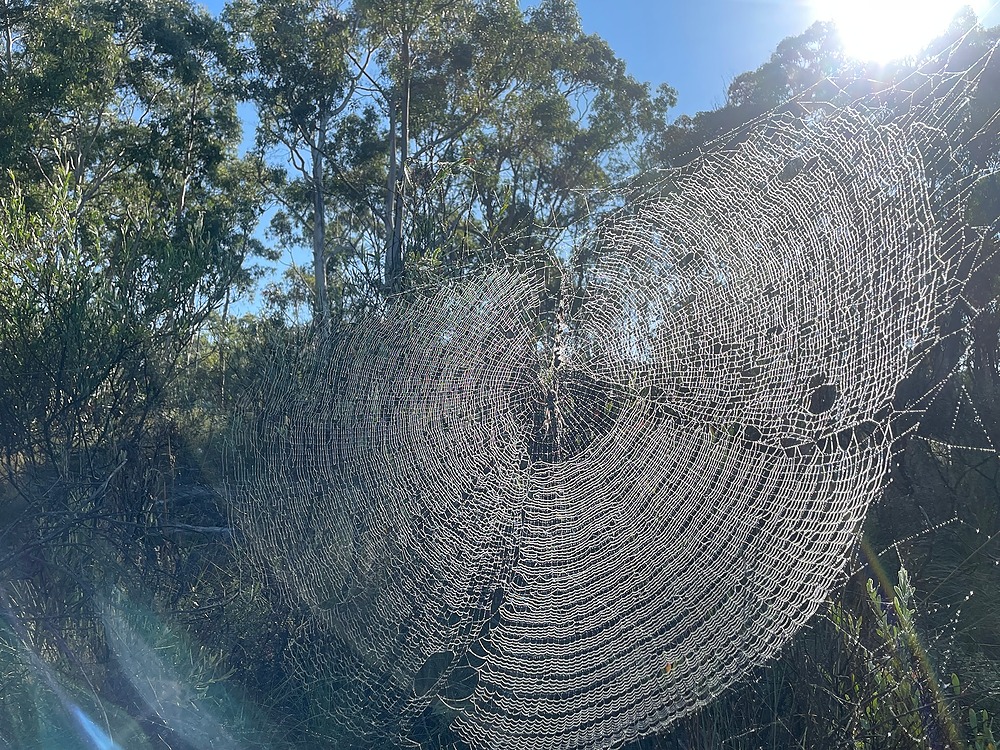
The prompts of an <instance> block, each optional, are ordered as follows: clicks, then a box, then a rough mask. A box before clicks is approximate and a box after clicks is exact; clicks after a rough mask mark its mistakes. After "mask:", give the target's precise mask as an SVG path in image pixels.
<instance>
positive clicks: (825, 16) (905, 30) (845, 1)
mask: <svg viewBox="0 0 1000 750" xmlns="http://www.w3.org/2000/svg"><path fill="white" fill-rule="evenodd" d="M965 5H972V3H970V1H969V0H813V9H814V11H815V14H816V17H817V18H818V19H819V20H821V21H833V22H834V23H835V24H836V26H837V29H838V30H839V31H840V38H841V41H842V42H843V44H844V51H845V52H846V53H847V54H848V55H850V56H851V57H856V58H858V59H859V60H869V61H872V62H876V63H887V62H889V61H890V60H896V59H899V58H903V57H909V56H911V55H914V54H916V53H918V52H920V50H921V49H922V48H923V47H924V46H925V45H926V44H927V43H928V42H930V41H931V40H932V39H934V37H936V36H938V35H940V34H941V33H942V32H944V31H945V29H947V28H948V24H949V22H950V21H951V20H952V19H953V18H954V17H955V14H956V13H957V12H958V11H959V9H961V8H962V7H963V6H965Z"/></svg>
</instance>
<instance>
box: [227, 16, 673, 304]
mask: <svg viewBox="0 0 1000 750" xmlns="http://www.w3.org/2000/svg"><path fill="white" fill-rule="evenodd" d="M227 18H228V19H229V21H230V23H231V24H232V26H233V28H234V29H235V30H236V31H237V32H238V33H239V35H240V37H241V39H242V40H243V43H244V51H245V55H246V60H247V62H248V68H247V71H246V80H247V82H248V89H247V90H248V94H249V96H250V97H251V98H252V99H253V100H254V101H255V102H256V104H257V106H258V108H259V110H260V126H259V128H258V146H259V147H260V148H261V150H262V152H264V151H267V150H268V149H273V148H274V147H279V148H280V151H278V152H275V151H273V150H272V151H271V155H272V163H273V161H274V158H275V157H277V158H279V159H282V160H283V161H284V162H286V163H288V164H291V165H292V170H287V169H286V168H284V167H281V168H279V169H278V170H277V171H278V174H279V177H280V178H281V179H280V180H279V183H278V186H277V190H276V197H277V198H278V200H279V202H280V203H281V206H282V209H281V210H280V211H279V212H278V214H277V216H276V219H275V221H274V222H273V223H272V229H273V230H274V232H275V235H276V236H278V237H279V238H280V239H281V240H282V241H283V242H285V243H287V244H295V243H296V242H297V243H299V244H302V245H305V244H307V242H308V244H310V245H311V246H312V248H313V268H314V271H315V269H320V270H326V271H327V273H323V272H320V273H315V289H316V291H315V292H314V300H315V309H316V310H317V311H322V310H323V309H325V307H324V304H323V302H322V300H323V299H324V295H325V288H326V286H327V284H328V283H330V284H337V285H338V286H339V287H340V289H341V291H342V292H343V293H344V294H348V295H351V299H350V300H349V301H348V302H346V303H343V302H340V303H337V305H338V308H337V309H338V314H344V309H345V304H346V307H347V308H350V307H351V306H352V305H355V306H356V305H358V304H363V303H364V300H365V299H366V298H367V297H369V296H370V295H372V294H375V293H378V292H394V291H399V290H401V289H402V288H405V287H406V286H408V285H412V284H414V283H418V282H419V281H420V279H422V278H424V277H425V276H427V275H432V276H436V275H440V274H442V273H445V274H450V273H461V272H463V271H464V270H465V269H467V268H468V267H469V266H470V265H475V264H476V263H479V262H482V261H483V260H485V259H488V258H497V257H499V256H502V255H504V254H505V253H514V254H516V253H519V252H520V251H522V250H525V249H530V248H535V249H539V248H545V249H549V250H551V249H553V248H554V247H555V246H556V244H557V243H558V233H557V232H555V231H553V228H562V227H564V226H566V225H567V224H568V223H570V222H572V221H575V220H579V219H581V217H583V216H584V215H585V214H586V212H585V201H584V200H583V199H582V197H581V196H583V194H584V192H585V191H587V190H592V189H595V188H600V187H602V186H604V185H606V184H607V183H608V182H610V181H613V180H616V179H620V178H621V177H623V176H625V175H626V174H627V173H628V171H629V169H630V168H631V166H632V162H631V161H630V159H631V156H632V154H631V153H630V149H631V148H632V147H635V146H637V145H638V144H639V143H640V142H641V141H642V140H643V139H644V138H646V137H649V136H650V135H651V134H654V133H658V132H662V130H663V129H664V128H665V127H666V116H667V111H668V109H669V107H670V106H672V105H673V103H674V92H673V91H672V89H670V88H669V87H661V89H660V90H659V91H658V92H655V93H653V92H651V91H650V89H649V87H648V86H647V85H645V84H642V83H639V82H637V81H636V80H634V79H633V78H632V77H631V76H629V75H628V73H627V72H626V70H625V65H624V63H623V62H622V61H621V60H620V59H618V58H617V57H616V56H615V54H614V53H613V52H612V50H611V49H610V47H609V46H608V45H607V43H606V42H604V41H603V40H602V39H600V38H599V37H597V36H593V35H587V34H584V33H583V31H582V29H581V26H580V19H579V16H578V14H577V11H576V7H575V5H574V3H573V2H570V1H569V0H544V1H543V2H541V3H539V4H538V5H537V6H535V7H532V8H530V9H527V10H522V9H521V8H520V6H519V5H518V3H516V2H509V1H505V2H501V3H497V2H481V1H477V0H356V2H353V3H350V4H348V3H346V2H341V3H334V2H329V0H297V2H296V3H295V4H292V5H286V4H282V3H277V2H275V0H239V1H238V2H234V3H233V4H231V5H230V6H229V7H228V10H227ZM307 40H308V41H307ZM321 133H322V143H321V141H320V134H321ZM310 144H311V145H310ZM313 146H315V148H313ZM289 171H293V172H294V173H295V175H296V176H295V178H294V179H287V174H288V172H289ZM321 205H322V206H323V207H324V209H325V210H324V211H319V210H318V209H319V207H320V206H321ZM323 213H325V216H322V215H320V214H323ZM324 225H328V226H333V227H335V228H336V230H335V236H334V237H329V236H325V235H328V234H329V232H326V233H324V230H323V227H324ZM501 238H505V239H506V241H505V242H501ZM510 238H514V239H513V240H511V239H510ZM321 248H322V256H323V257H320V254H319V253H320V250H321ZM502 248H506V249H502ZM331 259H336V261H337V263H336V273H334V274H330V273H328V271H329V270H330V269H329V261H330V260H331Z"/></svg>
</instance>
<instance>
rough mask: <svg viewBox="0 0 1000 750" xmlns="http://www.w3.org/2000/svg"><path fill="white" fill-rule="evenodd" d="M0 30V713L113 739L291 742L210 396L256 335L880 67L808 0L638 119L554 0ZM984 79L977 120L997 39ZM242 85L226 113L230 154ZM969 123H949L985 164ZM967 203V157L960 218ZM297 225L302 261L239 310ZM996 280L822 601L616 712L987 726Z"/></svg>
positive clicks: (732, 726) (0, 725)
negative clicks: (792, 33) (797, 21)
mask: <svg viewBox="0 0 1000 750" xmlns="http://www.w3.org/2000/svg"><path fill="white" fill-rule="evenodd" d="M998 35H1000V32H997V31H995V30H984V29H981V28H979V27H977V26H976V22H975V19H974V18H973V17H971V16H962V17H960V18H958V19H957V20H956V21H955V24H954V26H953V28H952V29H950V30H949V31H948V33H947V35H946V36H945V37H944V38H942V39H940V40H938V41H937V42H936V43H935V46H934V47H933V48H932V49H931V50H929V52H933V51H934V50H935V49H942V48H944V47H945V46H947V45H948V44H951V43H952V42H953V41H955V40H957V39H959V38H960V37H964V41H963V42H962V44H961V46H960V47H959V48H958V51H957V52H955V53H954V54H953V55H952V56H951V57H950V58H949V62H948V63H947V64H949V65H952V66H953V67H954V69H956V70H962V69H963V67H964V66H967V65H969V64H971V62H972V61H973V60H975V59H977V58H978V57H979V56H980V55H981V54H983V52H985V51H986V50H987V49H988V48H989V47H990V46H992V45H993V44H994V43H995V42H996V40H997V37H998ZM0 46H2V49H0V72H2V74H0V472H2V474H3V476H2V479H0V746H4V747H11V748H31V747H76V746H81V747H90V746H92V745H97V746H100V745H99V743H98V742H97V740H94V739H93V738H94V737H95V736H97V735H95V734H94V732H95V731H96V732H101V731H106V730H107V728H109V727H110V728H112V729H113V730H114V736H115V738H116V741H117V742H119V743H120V745H121V746H122V747H129V748H131V747H149V748H167V747H170V748H202V747H209V746H213V747H274V748H282V747H288V748H299V747H314V746H324V745H323V744H322V743H321V742H319V741H318V740H315V739H313V738H314V737H315V735H316V733H323V732H324V731H325V729H324V727H323V726H321V725H319V724H318V722H320V721H321V719H319V718H318V717H317V715H316V714H315V712H313V711H311V709H310V706H311V705H312V704H313V703H314V702H315V701H316V700H318V699H319V698H321V696H316V695H314V694H310V693H309V691H308V688H307V686H305V684H304V683H303V681H300V680H298V679H296V678H297V676H296V675H294V674H292V673H291V672H290V664H291V662H290V660H289V659H288V658H287V648H288V644H289V639H290V634H291V633H293V632H295V630H296V628H297V627H298V623H299V621H300V619H299V618H300V614H299V613H297V612H296V611H294V609H291V608H289V607H288V606H286V605H285V604H283V603H282V602H281V601H280V600H279V599H278V598H277V597H276V596H275V594H274V592H273V591H272V590H270V589H269V588H268V587H267V586H262V585H260V584H259V583H251V582H248V581H245V580H241V579H240V577H239V574H238V568H237V566H236V565H235V564H234V562H233V560H232V559H231V554H232V548H231V541H232V539H231V536H232V533H233V532H232V531H231V530H230V529H229V526H228V519H227V512H226V508H225V502H224V496H223V494H222V492H221V487H222V485H223V474H222V470H221V467H222V466H223V460H224V457H223V452H224V447H225V445H226V430H227V426H228V422H227V420H228V415H229V414H230V413H231V410H232V407H233V405H234V402H235V399H237V398H238V397H239V394H240V393H242V392H245V391H246V390H247V386H248V383H249V381H250V380H252V379H253V378H254V377H255V375H258V374H259V373H260V372H262V371H263V369H264V368H263V367H262V366H261V364H260V362H261V361H262V358H263V357H265V356H266V353H267V347H268V345H269V342H270V341H272V340H273V337H274V335H275V334H276V333H281V332H283V331H290V330H292V329H294V328H295V327H296V326H299V325H304V323H300V322H299V321H309V320H313V321H314V322H315V323H317V324H321V323H322V322H323V321H326V322H332V323H338V322H342V321H349V320H351V319H352V318H353V317H355V316H357V315H359V314H360V313H362V312H363V311H364V310H365V309H366V308H367V307H369V306H370V305H371V304H372V303H373V302H374V301H375V300H377V299H378V298H379V296H380V295H383V294H385V293H386V292H389V291H392V292H398V291H405V290H419V289H420V287H421V286H422V285H424V284H426V283H428V282H431V281H435V280H438V279H441V278H445V277H448V276H457V275H461V274H463V273H467V272H469V271H470V269H474V268H475V267H476V266H477V265H478V264H481V263H484V262H490V261H496V260H501V261H507V262H510V263H513V264H518V265H521V266H526V267H537V268H539V269H540V268H541V267H542V263H543V261H542V260H540V259H543V258H544V257H545V255H546V253H551V252H560V248H561V246H560V245H559V241H560V240H559V238H560V237H564V236H565V234H564V233H563V232H562V230H563V229H565V228H567V227H568V228H569V233H570V235H572V233H573V232H575V231H582V230H583V229H586V228H587V226H588V222H590V221H591V219H590V218H589V217H588V214H587V203H586V200H584V198H583V197H582V194H581V193H579V192H576V188H578V187H580V186H587V187H588V188H597V189H601V188H604V187H609V186H611V185H614V184H619V183H621V182H622V181H624V180H627V179H629V178H631V177H633V176H634V175H636V174H638V173H639V172H640V171H641V170H642V169H645V168H649V167H656V166H662V165H677V164H680V163H682V162H683V161H684V160H685V159H686V158H689V156H688V155H690V154H691V153H693V152H695V151H697V149H698V147H699V146H701V145H702V144H704V143H706V142H708V141H710V140H712V139H713V138H715V137H717V136H719V135H721V134H722V133H724V132H726V131H728V130H730V129H732V128H734V127H736V126H739V125H741V124H743V123H746V122H747V121H749V120H751V119H752V118H754V117H756V116H758V115H760V114H762V113H764V112H766V111H769V110H771V109H773V108H775V107H778V106H781V105H782V104H783V103H784V102H786V101H787V100H788V99H789V98H791V97H793V96H797V95H802V94H806V95H807V96H810V97H814V98H817V99H831V100H837V101H844V100H847V99H850V98H854V97H857V96H860V95H862V94H864V93H866V92H869V91H870V90H872V89H873V87H879V86H884V85H887V84H890V83H892V82H893V81H896V80H899V79H901V78H903V77H905V75H906V74H907V72H908V68H907V67H906V66H905V65H900V66H897V67H895V68H891V69H873V68H871V69H869V68H865V67H864V66H860V65H859V64H857V63H855V62H853V61H851V60H848V59H846V58H845V57H844V56H843V54H842V53H841V51H840V49H839V47H838V44H837V41H836V38H835V37H834V36H833V35H832V34H831V30H830V29H829V28H827V27H826V26H823V25H816V26H814V27H812V28H810V29H809V30H808V31H806V32H805V33H804V34H803V35H801V36H799V37H795V38H790V39H787V40H785V41H784V42H782V43H781V44H780V45H779V46H778V49H777V50H776V51H775V53H774V55H773V56H772V58H771V60H770V61H769V62H767V63H765V64H764V65H763V66H761V67H760V68H759V69H757V70H755V71H751V72H748V73H745V74H743V75H741V76H739V77H737V78H736V79H735V80H734V81H733V82H732V84H731V86H730V87H729V91H728V95H727V99H726V103H725V105H724V106H722V107H720V108H719V109H717V110H715V111H712V112H703V113H700V114H698V115H697V116H695V117H681V118H678V119H677V120H676V121H674V122H672V123H670V122H669V120H668V111H669V108H670V107H671V106H672V105H673V103H674V92H673V91H672V90H671V89H669V88H668V87H661V88H660V89H658V90H656V91H651V90H650V89H649V87H648V86H646V85H644V84H641V83H639V82H637V81H635V80H634V79H633V78H631V77H630V76H629V75H628V74H627V72H626V70H625V66H624V64H623V63H622V61H620V60H619V59H618V58H617V57H616V56H615V54H614V53H613V52H612V50H611V49H610V48H609V47H608V46H607V44H606V43H605V42H604V41H603V40H601V39H600V38H598V37H595V36H587V35H584V34H583V33H582V32H581V31H580V28H579V23H578V19H577V17H576V11H575V8H574V5H573V3H572V0H543V2H541V3H540V4H538V5H537V6H536V7H534V8H533V9H531V10H530V11H526V12H522V11H520V10H519V9H518V7H517V5H516V4H508V3H477V2H473V1H472V0H416V1H413V0H411V1H410V2H406V3H403V2H397V0H356V2H354V3H353V4H351V5H347V4H344V6H342V7H340V6H337V5H336V4H334V3H332V2H326V1H325V0H281V1H280V2H279V1H278V0H233V2H232V3H231V4H230V5H229V6H228V7H227V9H226V11H225V12H224V14H223V15H222V17H221V19H215V18H212V17H210V16H209V15H207V14H206V13H205V12H204V11H201V10H199V9H197V8H196V7H194V6H193V5H191V4H190V3H189V2H188V0H169V1H167V2H163V1H161V0H157V1H156V2H154V1H153V0H38V1H33V0H0ZM981 92H982V93H981V100H980V101H976V102H975V103H974V107H973V117H974V118H975V117H978V118H981V120H982V122H985V121H986V119H987V118H988V116H989V115H991V114H992V113H993V112H994V111H996V110H997V109H1000V69H997V67H996V66H994V67H991V68H990V69H989V70H988V71H987V74H986V79H985V82H984V85H983V87H982V89H981ZM239 102H251V103H253V104H254V105H255V107H256V112H257V113H258V115H259V122H258V124H257V128H256V138H255V141H254V146H253V148H251V149H250V150H249V151H248V152H247V153H246V154H244V155H242V156H241V155H239V153H238V151H237V146H238V144H239V143H240V139H241V125H242V124H243V123H242V122H241V118H240V116H239V114H238V111H237V104H238V103H239ZM998 145H1000V144H998V143H997V142H996V141H995V140H994V139H993V138H989V137H988V138H983V139H979V140H978V141H976V142H975V143H974V144H973V147H972V149H971V155H970V158H971V159H972V160H973V161H974V162H975V163H977V164H978V165H980V166H993V165H995V164H996V160H997V156H998ZM998 206H1000V187H998V186H997V185H995V183H993V182H989V181H987V183H986V184H985V185H984V186H983V187H982V188H981V189H980V191H979V193H978V194H977V196H976V201H975V205H974V207H973V210H974V211H977V212H979V214H980V216H979V217H970V218H972V219H974V220H975V219H977V218H978V219H979V220H980V221H992V220H993V219H994V218H995V217H996V215H997V214H998ZM269 207H270V208H273V209H274V210H273V211H272V213H271V214H270V225H269V227H270V228H269V232H268V234H267V241H266V242H262V241H260V240H259V239H256V238H255V237H254V230H255V228H256V226H257V222H258V220H259V219H260V217H261V216H262V215H263V214H264V212H265V211H266V210H267V209H268V208H269ZM557 230H558V231H557ZM296 247H299V248H306V249H308V250H309V251H310V253H311V258H312V263H310V264H306V265H305V266H301V267H300V266H295V267H293V268H292V269H291V270H290V271H288V272H287V273H286V274H285V275H284V277H282V278H281V279H279V280H278V281H276V282H272V283H269V284H268V285H266V286H265V288H264V292H263V295H262V297H263V299H262V300H258V302H259V304H258V305H257V306H256V307H255V308H253V309H254V312H252V313H246V314H242V315H236V314H235V313H234V310H235V309H237V307H235V306H234V305H235V303H237V302H239V301H240V300H245V299H246V295H247V294H248V292H249V290H251V289H252V288H253V287H254V285H255V283H257V281H258V280H259V279H260V278H261V274H262V271H261V268H262V265H261V264H262V263H264V262H265V261H267V260H274V259H276V258H277V257H278V255H279V253H281V252H282V251H284V250H286V249H289V248H296ZM997 291H998V290H997V277H996V273H995V269H993V268H992V267H988V268H984V269H983V270H982V271H981V272H980V273H979V274H978V276H977V277H976V278H975V279H974V280H973V283H972V285H971V286H970V289H969V293H968V295H967V296H968V297H969V302H970V305H969V307H968V308H967V309H966V308H962V309H959V310H958V311H957V312H956V316H957V317H956V321H954V322H955V323H957V324H958V326H956V327H963V326H964V327H963V329H962V330H963V333H962V334H961V336H958V337H956V338H955V344H954V350H953V351H951V352H948V351H945V352H943V353H941V354H940V356H939V358H938V359H936V360H932V361H929V362H928V364H927V368H928V372H926V373H923V374H922V375H921V376H922V377H924V378H926V379H928V381H930V380H932V378H933V376H934V373H933V372H931V371H930V370H932V369H933V368H935V367H937V368H950V367H955V366H957V368H958V370H957V374H956V375H955V377H953V378H951V379H950V380H949V381H948V384H947V386H946V388H945V391H944V392H943V393H942V395H941V397H940V398H939V400H938V407H937V409H936V410H935V411H932V412H931V413H930V414H929V415H928V416H927V418H926V419H925V422H924V427H923V434H924V435H925V436H929V437H932V438H937V439H939V440H940V441H942V442H941V444H938V443H935V442H928V441H926V440H917V439H909V440H904V441H903V442H902V443H901V445H900V452H899V455H898V460H897V462H896V465H895V468H894V470H893V476H892V479H893V481H892V483H891V484H890V485H889V486H888V490H887V493H886V498H885V500H884V501H883V502H882V503H880V504H879V505H878V507H876V508H875V509H874V510H873V512H872V514H871V517H870V520H869V523H868V527H867V529H866V533H865V541H864V543H863V544H862V546H861V549H860V550H859V555H858V562H857V566H856V567H857V569H856V571H855V572H854V574H853V575H852V576H851V577H850V579H849V581H848V582H847V584H846V586H845V587H844V589H843V590H842V591H841V592H839V593H838V595H837V596H836V598H835V600H834V601H832V602H831V603H830V605H829V608H828V609H827V610H826V611H825V613H824V614H823V616H821V617H818V618H816V619H815V620H814V623H813V625H812V626H811V627H810V628H808V629H807V630H806V631H804V632H803V633H802V634H801V636H800V637H798V638H797V639H796V640H795V641H794V642H793V643H792V644H791V645H790V646H789V647H788V648H787V649H786V650H785V652H784V653H783V655H782V656H781V658H780V659H779V660H778V661H777V662H776V663H775V664H773V665H771V666H770V667H768V668H766V669H763V670H761V671H760V673H759V674H757V675H756V676H755V678H754V679H753V680H751V681H749V682H748V683H746V684H745V685H743V686H741V687H739V688H736V689H733V690H731V691H730V693H728V694H727V695H725V696H724V697H723V698H722V699H721V700H720V701H718V702H716V703H715V704H713V705H711V706H709V707H708V708H706V709H704V710H703V711H701V712H700V713H698V714H697V715H695V716H693V717H690V718H688V719H686V720H684V721H682V722H681V723H680V724H679V725H677V727H676V729H675V730H674V731H673V732H672V733H670V734H668V735H665V736H662V737H655V738H649V739H647V740H645V741H643V742H642V743H641V746H642V747H651V748H652V747H669V748H696V747H718V746H722V747H780V748H785V747H805V748H820V747H838V748H839V747H854V748H909V747H954V748H958V747H974V748H976V749H977V750H980V748H988V747H994V746H995V743H994V741H993V739H992V734H991V732H993V731H994V725H993V717H994V715H995V714H996V713H997V712H998V711H1000V674H998V672H997V665H1000V604H998V603H997V602H1000V575H998V568H997V563H998V561H1000V544H998V543H997V541H996V535H997V534H1000V503H998V500H1000V497H998V486H997V481H998V459H997V456H996V453H995V451H994V450H993V447H994V446H997V445H1000V399H998V395H1000V394H998V392H997V389H998V387H1000V369H998V343H1000V342H998V330H1000V313H998V311H997V309H996V303H995V301H994V300H995V297H996V294H997ZM973 308H975V309H979V310H982V312H981V314H979V315H978V317H976V318H975V319H974V320H971V322H970V319H969V316H970V311H971V310H972V309H973ZM239 309H247V307H246V305H245V304H243V305H242V307H241V308H239ZM956 414H958V417H957V418H956V417H955V415H956ZM946 443H952V444H960V445H963V446H970V447H968V448H948V447H946V446H945V444H946ZM979 449H983V450H979ZM883 549H886V550H887V551H886V552H884V553H883V552H880V550H883ZM900 558H902V559H903V560H905V563H906V566H907V568H908V570H909V576H908V577H907V575H906V573H904V572H903V571H901V570H900ZM870 578H871V579H874V581H875V587H874V588H873V589H869V588H868V587H867V586H866V583H867V581H868V580H869V579H870ZM893 585H895V588H893ZM970 592H972V593H971V595H970ZM167 704H169V706H168V705H167ZM88 717H89V718H88ZM88 721H91V722H93V724H92V725H91V724H88V723H87V722H88ZM95 726H96V729H95ZM102 728H103V729H102ZM995 729H996V731H1000V726H997V727H996V728H995ZM88 737H89V738H90V739H88ZM210 743H214V744H211V745H210Z"/></svg>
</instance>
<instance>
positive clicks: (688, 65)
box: [577, 0, 815, 115]
mask: <svg viewBox="0 0 1000 750" xmlns="http://www.w3.org/2000/svg"><path fill="white" fill-rule="evenodd" d="M577 8H578V9H579V11H580V18H581V19H582V21H583V28H584V30H585V31H586V32H587V33H592V34H599V35H600V36H602V37H604V38H605V39H606V40H607V41H608V43H609V44H610V45H611V48H612V49H613V50H615V52H617V53H618V56H619V57H621V58H622V59H624V60H625V62H626V63H627V64H628V68H629V72H631V73H632V75H633V76H635V77H636V78H638V79H639V80H642V81H650V82H651V83H653V84H654V85H655V84H658V83H669V84H670V85H671V86H673V87H674V88H675V89H676V90H677V95H678V97H677V98H678V101H677V109H676V110H675V112H674V114H675V115H676V114H694V113H695V112H698V111H701V110H706V109H713V108H714V107H716V106H717V105H720V104H722V103H723V101H724V100H725V93H726V88H727V87H728V85H729V82H730V81H731V80H732V79H733V78H735V77H736V76H738V75H739V74H740V73H743V72H746V71H748V70H753V69H754V68H756V67H757V66H758V65H760V64H761V63H763V62H765V61H766V60H767V59H768V58H769V57H770V56H771V52H773V51H774V48H775V47H776V46H777V45H778V42H780V41H781V40H782V39H784V38H785V37H787V36H792V35H793V34H799V33H801V32H803V31H805V29H806V28H807V27H808V26H809V25H810V24H811V23H812V22H813V21H814V20H815V17H814V14H813V13H812V11H811V9H810V6H809V3H808V2H807V0H660V1H659V2H657V1H656V0H577Z"/></svg>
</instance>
